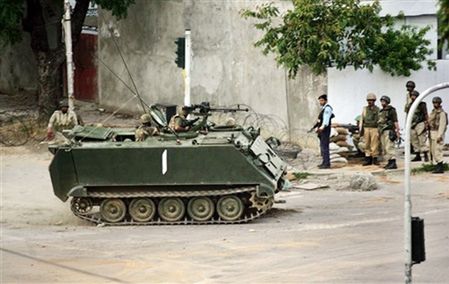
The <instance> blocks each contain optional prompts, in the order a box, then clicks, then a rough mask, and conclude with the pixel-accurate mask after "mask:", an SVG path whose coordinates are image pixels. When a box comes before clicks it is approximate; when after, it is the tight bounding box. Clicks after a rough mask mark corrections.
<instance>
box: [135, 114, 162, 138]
mask: <svg viewBox="0 0 449 284" xmlns="http://www.w3.org/2000/svg"><path fill="white" fill-rule="evenodd" d="M140 122H141V123H142V125H141V126H139V128H137V129H136V133H135V137H136V141H137V142H141V141H145V139H147V137H149V136H155V135H158V134H159V130H158V129H157V128H156V127H154V126H151V116H150V115H149V114H148V113H145V114H142V116H141V117H140Z"/></svg>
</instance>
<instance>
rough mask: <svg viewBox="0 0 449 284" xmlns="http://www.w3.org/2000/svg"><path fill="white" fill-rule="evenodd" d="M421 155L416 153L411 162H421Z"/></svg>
mask: <svg viewBox="0 0 449 284" xmlns="http://www.w3.org/2000/svg"><path fill="white" fill-rule="evenodd" d="M421 161H422V160H421V155H420V154H419V152H418V153H416V157H415V158H413V160H412V162H421Z"/></svg>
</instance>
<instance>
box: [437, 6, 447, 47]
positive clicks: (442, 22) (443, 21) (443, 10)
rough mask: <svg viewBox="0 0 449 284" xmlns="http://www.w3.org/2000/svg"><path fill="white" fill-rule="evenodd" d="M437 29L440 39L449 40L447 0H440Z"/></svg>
mask: <svg viewBox="0 0 449 284" xmlns="http://www.w3.org/2000/svg"><path fill="white" fill-rule="evenodd" d="M439 2H440V9H439V10H438V21H439V22H438V29H439V33H440V37H441V39H444V40H446V41H449V0H440V1H439Z"/></svg>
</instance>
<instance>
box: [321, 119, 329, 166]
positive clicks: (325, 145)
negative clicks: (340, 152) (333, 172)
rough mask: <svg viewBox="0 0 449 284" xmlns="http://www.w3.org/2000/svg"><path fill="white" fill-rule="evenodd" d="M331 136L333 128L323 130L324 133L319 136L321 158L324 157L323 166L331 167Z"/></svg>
mask: <svg viewBox="0 0 449 284" xmlns="http://www.w3.org/2000/svg"><path fill="white" fill-rule="evenodd" d="M330 135H331V128H330V127H326V128H324V129H323V132H321V133H320V135H318V137H319V138H320V150H321V157H323V165H324V166H330V165H331V161H330V155H329V137H330Z"/></svg>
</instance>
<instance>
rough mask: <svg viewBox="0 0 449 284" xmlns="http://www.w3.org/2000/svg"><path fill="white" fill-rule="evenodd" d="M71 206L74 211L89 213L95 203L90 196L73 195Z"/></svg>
mask: <svg viewBox="0 0 449 284" xmlns="http://www.w3.org/2000/svg"><path fill="white" fill-rule="evenodd" d="M70 206H71V209H72V211H73V212H74V213H77V214H88V213H89V212H90V211H91V210H92V207H93V204H92V200H91V199H90V198H88V197H73V198H72V201H71V202H70Z"/></svg>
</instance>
